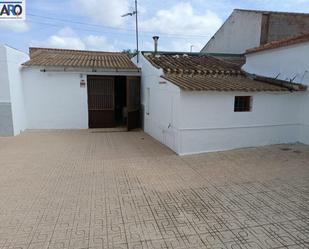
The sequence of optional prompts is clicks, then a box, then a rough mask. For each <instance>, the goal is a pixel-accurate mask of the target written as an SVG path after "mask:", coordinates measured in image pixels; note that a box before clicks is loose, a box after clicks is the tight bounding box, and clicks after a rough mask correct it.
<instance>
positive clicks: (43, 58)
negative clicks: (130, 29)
mask: <svg viewBox="0 0 309 249" xmlns="http://www.w3.org/2000/svg"><path fill="white" fill-rule="evenodd" d="M29 51H30V53H29V54H30V60H29V61H27V62H25V63H24V64H23V65H24V66H55V67H78V68H92V69H112V70H118V69H122V70H138V68H137V67H136V66H135V65H134V63H133V62H132V61H131V60H130V58H129V57H128V56H127V55H126V54H125V53H120V52H99V51H84V50H69V49H51V48H30V49H29Z"/></svg>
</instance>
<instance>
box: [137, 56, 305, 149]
mask: <svg viewBox="0 0 309 249" xmlns="http://www.w3.org/2000/svg"><path fill="white" fill-rule="evenodd" d="M139 66H140V67H142V104H143V105H144V109H145V112H146V111H147V110H148V107H147V104H148V101H147V88H150V101H149V104H150V106H149V115H147V114H144V131H145V132H146V133H148V134H150V135H151V136H152V137H154V138H156V139H157V140H159V141H160V142H161V143H163V144H165V145H167V146H168V147H169V148H171V149H172V150H174V151H175V152H176V153H177V154H180V155H186V154H195V153H203V152H210V151H222V150H228V149H234V148H241V147H251V146H259V145H270V144H279V143H293V142H297V141H298V139H299V132H300V130H299V113H298V110H299V108H300V102H299V99H300V98H301V96H302V95H303V93H290V92H286V93H282V92H281V93H273V92H262V93H247V92H246V93H242V92H206V91H204V92H203V91H202V92H201V91H181V90H180V89H179V88H178V87H177V86H175V85H174V84H172V83H170V82H168V81H166V80H163V79H162V78H161V77H160V75H162V74H163V72H162V71H161V70H160V69H156V68H155V67H153V66H152V65H151V64H150V63H149V62H148V61H147V60H146V59H145V58H144V57H143V56H141V57H140V63H139ZM162 81H165V82H166V84H159V82H162ZM239 95H246V96H247V95H250V96H252V97H253V103H252V111H251V112H242V113H240V112H234V97H235V96H239ZM295 110H296V111H295ZM170 124H171V127H170V128H169V126H170Z"/></svg>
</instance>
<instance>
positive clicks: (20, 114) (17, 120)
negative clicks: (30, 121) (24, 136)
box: [6, 47, 29, 135]
mask: <svg viewBox="0 0 309 249" xmlns="http://www.w3.org/2000/svg"><path fill="white" fill-rule="evenodd" d="M6 50H7V58H8V60H7V65H8V77H9V82H10V97H11V108H12V118H13V128H14V135H18V134H20V133H21V132H22V131H24V130H25V129H26V127H27V122H26V113H25V112H26V109H25V102H24V94H23V81H22V78H21V68H22V67H21V64H22V63H23V62H25V61H27V60H28V59H29V56H28V55H27V54H25V53H23V52H21V51H18V50H16V49H13V48H10V47H7V49H6Z"/></svg>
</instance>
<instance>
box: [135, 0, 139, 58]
mask: <svg viewBox="0 0 309 249" xmlns="http://www.w3.org/2000/svg"><path fill="white" fill-rule="evenodd" d="M135 29H136V52H137V55H136V56H137V57H136V60H137V63H138V61H139V58H138V57H139V50H138V18H137V0H135Z"/></svg>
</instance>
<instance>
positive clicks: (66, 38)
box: [31, 27, 116, 51]
mask: <svg viewBox="0 0 309 249" xmlns="http://www.w3.org/2000/svg"><path fill="white" fill-rule="evenodd" d="M31 45H32V46H41V47H50V48H66V49H80V50H85V49H87V50H102V51H115V50H116V48H115V47H114V46H113V44H111V43H110V42H108V40H107V39H106V37H104V36H94V35H88V36H85V37H80V36H79V35H78V34H76V33H75V32H74V30H72V29H71V28H70V27H65V28H63V29H61V30H59V31H58V32H57V33H56V34H55V35H52V36H50V37H48V38H47V39H46V40H45V41H33V42H32V44H31Z"/></svg>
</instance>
